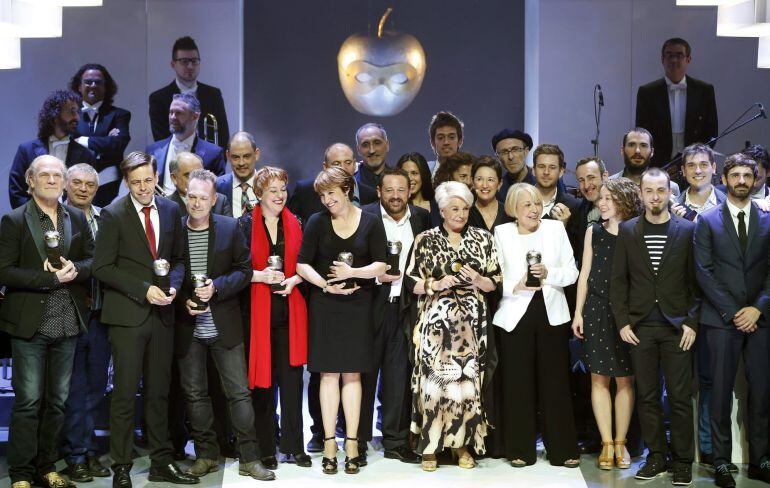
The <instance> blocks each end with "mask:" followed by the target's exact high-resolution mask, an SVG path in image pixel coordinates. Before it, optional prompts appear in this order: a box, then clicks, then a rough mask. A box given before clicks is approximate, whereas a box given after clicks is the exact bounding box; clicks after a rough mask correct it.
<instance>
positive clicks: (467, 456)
mask: <svg viewBox="0 0 770 488" xmlns="http://www.w3.org/2000/svg"><path fill="white" fill-rule="evenodd" d="M452 457H455V458H457V465H458V466H459V467H461V468H464V469H472V468H475V467H476V460H475V459H473V456H471V453H469V452H468V449H466V448H462V449H452Z"/></svg>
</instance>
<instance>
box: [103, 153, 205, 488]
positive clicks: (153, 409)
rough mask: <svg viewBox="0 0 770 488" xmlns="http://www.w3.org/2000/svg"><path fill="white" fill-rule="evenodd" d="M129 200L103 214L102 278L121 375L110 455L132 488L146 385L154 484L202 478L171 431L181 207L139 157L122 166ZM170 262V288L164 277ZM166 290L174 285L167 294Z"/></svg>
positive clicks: (121, 483) (124, 486) (118, 481)
mask: <svg viewBox="0 0 770 488" xmlns="http://www.w3.org/2000/svg"><path fill="white" fill-rule="evenodd" d="M120 170H121V173H122V174H123V180H124V181H125V182H126V186H127V187H128V190H129V194H128V195H126V196H125V197H123V198H119V199H118V200H115V201H114V202H113V203H112V204H110V205H109V206H107V207H105V208H104V209H102V213H101V218H102V220H101V226H100V228H99V234H98V235H97V238H96V243H97V244H96V246H97V247H96V249H97V250H96V254H95V255H94V266H93V269H94V276H95V277H96V278H97V279H98V280H99V281H101V282H102V284H103V286H104V295H103V296H104V302H103V305H102V317H101V318H102V323H104V324H106V325H107V326H108V328H109V329H108V334H109V338H110V343H111V344H112V359H113V365H114V376H113V385H114V388H113V390H112V399H111V406H110V456H111V457H112V459H113V462H114V464H113V466H112V468H113V471H114V472H115V475H114V476H113V479H112V484H113V487H115V488H130V487H131V476H130V473H131V466H132V462H131V461H132V458H133V454H132V440H133V431H134V429H133V427H134V405H135V402H136V389H137V387H138V386H139V380H140V379H141V378H143V380H142V395H143V397H144V400H145V401H144V405H145V407H146V418H147V434H148V438H149V447H150V462H151V464H150V475H149V480H150V481H167V482H171V483H182V484H193V483H197V482H198V481H199V480H198V478H196V477H194V476H190V475H187V474H184V473H182V472H181V471H180V470H179V468H178V467H177V466H176V465H175V464H174V463H173V450H172V448H171V442H170V440H169V433H168V415H167V412H168V405H167V403H168V385H169V381H170V376H171V361H172V359H173V354H170V352H171V351H172V348H173V345H174V307H173V306H171V303H172V302H173V300H174V298H175V297H176V290H178V289H179V288H180V286H181V284H182V278H183V277H184V247H183V241H182V239H183V234H182V220H181V216H180V214H179V207H178V205H176V204H175V203H173V202H171V201H169V200H166V199H165V198H156V197H155V185H156V184H157V182H158V172H157V162H156V161H155V158H154V157H152V156H151V155H149V154H146V153H143V152H139V151H135V152H132V153H130V154H129V155H128V156H127V157H126V159H125V160H123V162H122V163H121V165H120ZM159 260H165V261H166V263H165V265H166V266H167V268H166V270H167V271H168V274H167V276H168V278H169V280H168V281H169V284H168V285H164V284H163V283H162V281H160V280H158V279H157V277H156V274H155V273H156V270H162V269H163V267H162V266H161V263H160V262H158V261H159ZM161 286H169V289H168V290H163V289H162V288H161Z"/></svg>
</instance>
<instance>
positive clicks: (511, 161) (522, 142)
mask: <svg viewBox="0 0 770 488" xmlns="http://www.w3.org/2000/svg"><path fill="white" fill-rule="evenodd" d="M531 149H532V137H531V136H530V135H529V134H527V133H526V132H522V131H520V130H511V129H503V130H501V131H500V132H498V133H497V134H495V135H494V136H492V150H493V151H495V154H496V155H497V159H499V160H500V163H501V164H502V165H503V167H504V168H505V174H504V175H503V182H502V183H503V184H502V186H500V190H499V191H498V192H497V199H498V200H500V201H501V202H504V201H505V196H506V195H508V189H509V188H510V187H511V186H513V185H515V184H516V183H521V182H524V183H529V184H530V185H534V184H535V177H534V176H533V175H532V171H531V170H530V169H529V167H528V166H527V155H528V154H529V151H530V150H531Z"/></svg>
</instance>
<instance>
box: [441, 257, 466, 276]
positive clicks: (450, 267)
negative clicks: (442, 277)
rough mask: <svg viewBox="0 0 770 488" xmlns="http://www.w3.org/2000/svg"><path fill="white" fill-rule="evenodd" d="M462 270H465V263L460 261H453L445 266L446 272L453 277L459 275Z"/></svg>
mask: <svg viewBox="0 0 770 488" xmlns="http://www.w3.org/2000/svg"><path fill="white" fill-rule="evenodd" d="M461 269H463V262H462V261H460V260H459V259H453V260H452V261H449V262H448V263H446V265H445V266H444V272H445V273H446V274H448V275H452V276H454V275H456V274H457V273H459V272H460V270H461Z"/></svg>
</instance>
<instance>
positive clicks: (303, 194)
mask: <svg viewBox="0 0 770 488" xmlns="http://www.w3.org/2000/svg"><path fill="white" fill-rule="evenodd" d="M332 166H339V167H340V168H342V169H344V170H345V171H346V172H347V173H348V174H350V175H356V174H357V173H356V160H355V159H354V156H353V150H352V149H351V148H350V146H348V145H347V144H344V143H342V142H335V143H334V144H332V145H331V146H329V147H327V148H326V150H325V151H324V160H323V168H324V169H326V168H331V167H332ZM314 181H315V177H313V178H308V179H306V180H300V181H298V182H297V184H296V185H295V186H294V191H293V192H291V196H289V202H288V204H287V205H288V207H289V210H291V212H292V213H293V214H294V215H296V216H297V217H299V219H300V221H301V222H302V223H303V225H304V223H305V222H307V220H308V219H309V218H310V216H311V215H313V214H314V213H316V212H320V211H321V210H323V208H324V207H323V205H321V199H320V198H319V197H318V193H316V191H315V189H314V188H313V182H314ZM355 182H356V183H355V184H354V185H353V188H352V189H351V191H350V201H351V202H353V205H357V206H359V207H360V206H363V205H367V204H369V203H372V202H375V201H377V192H376V191H375V190H374V187H371V186H369V185H366V184H364V183H361V182H360V181H359V180H355ZM319 425H320V424H319Z"/></svg>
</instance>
